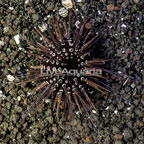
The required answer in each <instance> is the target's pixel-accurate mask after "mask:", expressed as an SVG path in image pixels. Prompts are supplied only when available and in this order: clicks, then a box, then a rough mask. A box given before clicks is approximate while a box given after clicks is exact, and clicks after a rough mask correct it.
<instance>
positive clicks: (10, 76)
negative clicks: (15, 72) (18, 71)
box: [7, 75, 15, 82]
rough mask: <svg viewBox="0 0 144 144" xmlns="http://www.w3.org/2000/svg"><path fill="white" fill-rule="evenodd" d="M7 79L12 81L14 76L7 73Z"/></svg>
mask: <svg viewBox="0 0 144 144" xmlns="http://www.w3.org/2000/svg"><path fill="white" fill-rule="evenodd" d="M7 79H8V80H9V81H11V82H12V81H14V79H15V78H14V76H12V75H7Z"/></svg>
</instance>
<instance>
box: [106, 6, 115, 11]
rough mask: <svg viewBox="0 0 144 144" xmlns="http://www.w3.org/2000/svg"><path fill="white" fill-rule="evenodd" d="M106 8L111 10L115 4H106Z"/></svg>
mask: <svg viewBox="0 0 144 144" xmlns="http://www.w3.org/2000/svg"><path fill="white" fill-rule="evenodd" d="M107 9H108V10H109V11H113V10H114V9H115V6H114V5H113V4H109V5H107Z"/></svg>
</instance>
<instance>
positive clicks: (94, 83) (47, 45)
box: [21, 13, 111, 119]
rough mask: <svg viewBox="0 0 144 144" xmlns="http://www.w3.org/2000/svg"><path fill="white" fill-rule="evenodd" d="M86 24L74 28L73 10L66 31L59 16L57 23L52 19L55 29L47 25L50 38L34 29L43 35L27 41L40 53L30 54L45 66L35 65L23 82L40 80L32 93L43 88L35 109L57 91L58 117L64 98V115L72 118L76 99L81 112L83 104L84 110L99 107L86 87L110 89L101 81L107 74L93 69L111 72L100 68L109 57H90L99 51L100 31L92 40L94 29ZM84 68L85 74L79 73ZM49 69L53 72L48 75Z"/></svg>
mask: <svg viewBox="0 0 144 144" xmlns="http://www.w3.org/2000/svg"><path fill="white" fill-rule="evenodd" d="M85 24H86V21H85V20H84V19H83V20H82V21H81V23H80V24H79V25H78V26H77V27H76V29H75V30H74V31H73V30H72V28H71V13H69V21H68V24H67V23H66V21H64V25H63V30H62V28H61V27H60V25H59V22H58V20H57V18H56V17H55V24H54V22H53V21H52V27H53V32H51V30H50V29H49V28H47V30H48V33H49V36H50V39H49V38H48V37H46V36H45V35H44V33H42V32H41V31H40V29H39V28H35V30H36V31H37V33H38V34H39V35H40V36H41V37H42V38H43V43H39V42H30V41H28V44H30V45H32V46H30V47H28V48H29V49H31V50H32V51H36V52H37V54H33V53H29V54H31V55H33V56H35V57H36V58H38V59H40V60H41V61H42V65H40V66H32V67H31V68H32V69H33V70H32V71H31V76H30V78H29V80H27V81H23V82H21V83H24V82H31V81H39V82H40V84H39V85H38V86H37V87H35V88H34V89H33V90H32V91H31V92H30V93H29V95H30V94H33V93H34V92H36V91H38V90H40V89H41V90H42V93H41V94H40V96H39V97H38V98H37V99H36V100H35V102H34V103H33V104H32V108H34V107H35V106H37V105H38V104H40V103H43V101H44V100H45V99H47V98H48V97H50V96H51V94H52V93H54V94H55V96H56V97H55V101H54V104H53V106H54V109H56V117H57V119H58V115H59V110H60V103H61V101H62V100H63V102H64V113H65V115H66V116H70V117H72V115H73V112H72V102H73V101H74V102H75V104H76V105H77V107H78V109H79V111H80V112H81V113H82V108H81V106H82V107H83V109H84V110H85V111H87V110H89V108H92V109H96V108H95V106H94V104H93V102H92V101H91V99H90V97H89V94H88V92H87V86H90V87H92V88H94V89H95V90H96V91H98V92H101V93H104V92H109V91H110V90H109V88H108V87H107V85H105V84H104V83H103V82H102V81H103V80H106V77H104V76H103V75H101V74H98V73H91V71H92V70H96V71H97V70H101V71H103V72H106V73H111V72H110V71H109V70H106V69H104V68H101V65H104V64H105V62H107V61H109V60H108V59H104V58H95V57H92V58H91V57H90V55H91V53H93V51H95V50H96V48H95V47H94V44H95V43H96V42H97V41H98V39H99V37H100V36H101V33H98V34H97V35H95V36H94V37H92V38H91V39H90V34H91V30H86V28H85ZM99 66H100V67H99ZM65 70H66V71H67V72H68V71H74V70H76V72H75V73H73V74H71V75H70V74H69V73H66V71H65ZM81 71H84V73H80V72H81ZM48 72H51V73H49V74H48ZM101 80H102V81H101Z"/></svg>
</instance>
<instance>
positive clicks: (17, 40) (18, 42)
mask: <svg viewBox="0 0 144 144" xmlns="http://www.w3.org/2000/svg"><path fill="white" fill-rule="evenodd" d="M14 40H15V42H16V44H20V40H19V34H17V35H15V36H14Z"/></svg>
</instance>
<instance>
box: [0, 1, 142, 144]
mask: <svg viewBox="0 0 144 144" xmlns="http://www.w3.org/2000/svg"><path fill="white" fill-rule="evenodd" d="M69 6H71V5H69ZM72 11H73V22H75V21H77V20H80V17H81V16H84V17H86V18H89V22H88V23H87V28H90V27H91V26H92V25H94V32H96V31H99V30H100V29H102V28H104V29H105V31H106V32H105V34H106V35H107V39H106V40H105V42H104V44H103V47H104V49H103V50H102V51H103V55H104V56H105V57H106V58H110V59H112V61H111V63H110V64H109V68H111V69H112V71H115V72H118V73H119V74H120V75H122V76H123V78H122V80H117V81H115V80H111V86H112V88H114V89H115V91H116V92H115V93H110V94H107V95H105V96H102V95H101V94H97V95H95V96H93V98H92V100H93V101H94V103H95V106H96V108H97V110H98V113H97V114H95V112H93V113H91V114H90V115H89V116H87V115H85V114H83V115H80V114H79V112H78V109H77V108H76V109H75V110H74V112H75V120H74V123H73V125H71V124H70V122H68V121H65V120H64V119H63V118H61V119H60V122H59V123H57V122H56V118H55V111H53V110H52V101H53V99H48V100H47V102H46V103H45V104H44V105H43V106H42V107H41V108H40V109H39V110H38V112H37V113H36V114H34V115H31V116H27V117H25V116H24V114H23V112H24V111H25V110H26V109H27V108H28V106H29V105H30V104H31V103H32V101H33V100H34V99H35V97H36V96H38V95H39V93H37V94H35V95H33V96H31V97H29V96H27V94H28V92H29V91H30V90H31V89H32V88H33V87H35V86H36V83H31V84H23V85H21V86H17V85H16V82H17V81H19V80H20V79H22V78H24V77H27V75H28V74H29V71H28V70H29V68H30V66H31V65H35V64H37V63H38V61H37V60H36V59H35V58H34V57H31V56H30V55H28V54H27V52H26V51H28V50H26V49H25V47H26V46H27V45H26V43H25V41H23V40H22V38H23V37H24V36H26V37H27V38H29V39H33V40H38V39H39V36H38V35H37V34H36V32H35V30H34V26H40V27H41V28H42V29H43V30H45V25H49V24H50V17H52V16H53V15H54V14H55V13H56V14H57V15H59V19H60V22H62V19H63V18H62V17H66V18H67V9H66V8H64V7H63V5H62V3H61V1H60V0H55V1H54V0H10V1H8V0H0V144H6V143H12V144H15V143H18V144H47V143H50V144H54V143H57V144H87V143H91V144H94V143H95V144H144V1H143V0H73V5H72ZM73 24H74V23H73ZM60 115H63V112H62V111H61V113H60Z"/></svg>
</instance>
